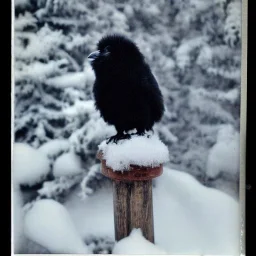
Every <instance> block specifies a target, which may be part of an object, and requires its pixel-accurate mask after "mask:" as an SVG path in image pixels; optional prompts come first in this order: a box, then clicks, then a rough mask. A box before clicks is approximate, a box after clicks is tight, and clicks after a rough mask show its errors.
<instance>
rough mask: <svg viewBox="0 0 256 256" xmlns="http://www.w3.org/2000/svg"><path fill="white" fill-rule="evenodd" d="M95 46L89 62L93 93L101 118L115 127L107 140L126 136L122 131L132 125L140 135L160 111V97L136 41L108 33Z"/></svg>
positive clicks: (154, 80)
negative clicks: (114, 132) (94, 51)
mask: <svg viewBox="0 0 256 256" xmlns="http://www.w3.org/2000/svg"><path fill="white" fill-rule="evenodd" d="M98 50H99V54H98V56H97V57H96V58H95V59H94V60H93V61H92V63H91V64H92V68H93V70H94V72H95V76H96V80H95V84H94V88H93V93H94V97H95V106H96V108H97V109H98V110H99V111H100V113H101V116H102V118H103V119H104V120H105V122H107V123H108V124H110V125H114V126H115V128H116V130H117V135H116V136H113V137H112V138H111V139H110V140H109V141H111V140H114V141H117V140H119V139H122V138H128V137H129V135H124V132H128V131H130V130H133V129H136V130H137V133H138V134H141V135H143V134H144V133H145V132H146V131H149V130H152V129H153V126H154V124H155V123H156V122H159V121H160V120H161V118H162V115H163V113H164V104H163V97H162V94H161V91H160V89H159V86H158V83H157V81H156V79H155V77H154V76H153V74H152V72H151V70H150V67H149V65H148V64H147V63H146V62H145V59H144V56H143V55H142V53H141V52H140V50H139V48H138V47H137V45H136V44H135V43H134V42H132V41H131V40H129V39H128V38H126V37H125V36H122V35H109V36H106V37H103V38H102V39H101V40H100V41H99V43H98Z"/></svg>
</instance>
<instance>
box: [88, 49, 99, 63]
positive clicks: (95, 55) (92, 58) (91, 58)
mask: <svg viewBox="0 0 256 256" xmlns="http://www.w3.org/2000/svg"><path fill="white" fill-rule="evenodd" d="M99 55H100V51H96V52H92V53H90V54H89V56H88V57H87V58H88V59H89V61H93V60H95V59H96V58H97V57H98V56H99Z"/></svg>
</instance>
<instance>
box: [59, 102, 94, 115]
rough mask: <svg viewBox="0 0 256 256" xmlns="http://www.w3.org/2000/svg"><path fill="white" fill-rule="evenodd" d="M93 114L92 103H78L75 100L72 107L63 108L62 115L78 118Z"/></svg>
mask: <svg viewBox="0 0 256 256" xmlns="http://www.w3.org/2000/svg"><path fill="white" fill-rule="evenodd" d="M93 112H95V107H94V101H92V100H87V101H80V100H77V101H76V102H75V104H74V105H73V106H70V107H68V108H65V109H64V110H63V113H64V114H65V115H67V116H72V117H74V116H78V115H84V114H86V113H93Z"/></svg>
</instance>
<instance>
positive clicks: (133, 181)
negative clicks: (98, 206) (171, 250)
mask: <svg viewBox="0 0 256 256" xmlns="http://www.w3.org/2000/svg"><path fill="white" fill-rule="evenodd" d="M97 158H98V159H99V160H100V161H101V171H102V174H103V175H104V176H106V177H108V178H110V179H112V180H113V203H114V223H115V239H116V241H119V240H121V239H122V238H125V237H127V236H129V234H130V232H131V231H132V229H133V228H140V229H141V230H142V233H143V236H144V237H145V238H146V239H147V240H149V241H150V242H152V243H154V218H153V200H152V179H153V178H155V177H158V176H160V175H161V174H162V172H163V166H162V165H159V166H158V167H144V166H137V165H130V168H129V170H127V171H118V170H113V169H111V168H109V167H108V166H107V165H106V160H105V159H104V157H103V154H102V152H101V151H100V152H98V154H97Z"/></svg>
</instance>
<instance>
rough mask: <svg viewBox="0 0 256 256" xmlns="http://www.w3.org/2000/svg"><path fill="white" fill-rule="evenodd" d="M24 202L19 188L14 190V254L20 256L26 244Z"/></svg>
mask: <svg viewBox="0 0 256 256" xmlns="http://www.w3.org/2000/svg"><path fill="white" fill-rule="evenodd" d="M22 206H23V200H22V196H21V192H20V190H19V188H18V187H16V188H14V190H13V240H14V243H13V244H14V253H15V254H18V253H20V251H21V250H22V245H23V242H24V232H23V211H22Z"/></svg>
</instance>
